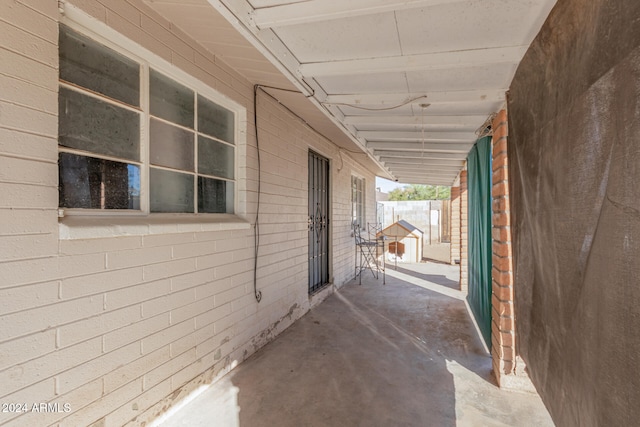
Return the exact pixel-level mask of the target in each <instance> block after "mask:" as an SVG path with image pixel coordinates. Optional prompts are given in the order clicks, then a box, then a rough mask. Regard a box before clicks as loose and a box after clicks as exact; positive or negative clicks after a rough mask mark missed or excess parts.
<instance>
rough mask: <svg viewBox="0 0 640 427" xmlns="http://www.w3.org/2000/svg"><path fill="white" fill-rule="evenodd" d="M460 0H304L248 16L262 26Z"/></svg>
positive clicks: (294, 23)
mask: <svg viewBox="0 0 640 427" xmlns="http://www.w3.org/2000/svg"><path fill="white" fill-rule="evenodd" d="M459 1H461V0H349V1H345V0H307V1H304V2H301V3H291V4H284V5H279V6H271V7H264V8H260V9H256V10H255V11H254V12H253V13H252V14H251V16H250V18H249V19H250V20H251V21H252V23H253V25H255V26H256V27H258V28H260V29H264V28H271V27H283V26H287V25H298V24H306V23H310V22H318V21H326V20H330V19H340V18H348V17H353V16H360V15H370V14H374V13H384V12H393V11H395V10H403V9H411V8H417V7H429V6H435V5H438V4H450V3H456V2H459Z"/></svg>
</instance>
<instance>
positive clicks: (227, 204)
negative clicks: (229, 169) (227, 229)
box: [198, 176, 233, 213]
mask: <svg viewBox="0 0 640 427" xmlns="http://www.w3.org/2000/svg"><path fill="white" fill-rule="evenodd" d="M198 212H200V213H233V182H231V181H222V180H220V179H211V178H205V177H202V176H199V177H198Z"/></svg>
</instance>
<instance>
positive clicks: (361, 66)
mask: <svg viewBox="0 0 640 427" xmlns="http://www.w3.org/2000/svg"><path fill="white" fill-rule="evenodd" d="M527 48H528V46H526V45H523V46H508V47H494V48H486V49H472V50H458V51H453V52H438V53H426V54H420V55H405V56H387V57H381V58H367V59H352V60H342V61H329V62H313V63H306V64H302V65H300V68H299V70H298V73H299V74H300V75H302V76H305V77H320V76H343V75H353V74H382V73H392V72H405V71H424V70H446V69H449V68H463V67H478V66H482V65H488V64H496V63H513V64H516V63H518V62H520V60H521V59H522V57H523V56H524V54H525V52H526V51H527Z"/></svg>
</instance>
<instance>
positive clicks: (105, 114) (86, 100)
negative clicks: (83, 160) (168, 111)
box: [58, 87, 140, 161]
mask: <svg viewBox="0 0 640 427" xmlns="http://www.w3.org/2000/svg"><path fill="white" fill-rule="evenodd" d="M58 103H59V114H58V135H59V137H58V143H59V144H60V145H62V146H64V147H69V148H76V149H78V150H85V151H90V152H92V153H99V154H104V155H107V156H114V157H120V158H123V159H127V160H135V161H138V160H140V148H139V147H140V116H139V114H138V113H137V112H134V111H129V110H127V109H125V108H122V107H118V106H115V105H113V104H109V103H107V102H104V101H100V100H98V99H96V98H92V97H90V96H87V95H83V94H81V93H79V92H76V91H73V90H69V89H65V88H63V87H61V88H60V94H59V96H58Z"/></svg>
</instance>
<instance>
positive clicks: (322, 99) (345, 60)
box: [146, 0, 556, 185]
mask: <svg viewBox="0 0 640 427" xmlns="http://www.w3.org/2000/svg"><path fill="white" fill-rule="evenodd" d="M146 2H147V4H149V5H151V6H152V7H153V8H154V9H156V10H157V11H158V12H160V13H161V14H162V15H164V16H165V17H166V18H167V19H169V20H170V21H172V22H173V23H174V24H175V25H177V26H178V27H180V28H181V29H182V30H183V31H185V32H187V33H188V34H189V35H190V36H191V37H193V38H194V39H195V40H197V41H198V42H200V43H201V44H202V45H204V46H205V47H206V48H208V49H209V50H211V51H212V53H214V54H215V55H217V56H218V57H219V58H221V59H223V60H224V61H225V62H227V63H228V64H229V66H231V67H232V68H234V69H236V70H238V71H239V72H240V73H242V74H244V75H245V76H246V77H247V78H248V79H249V80H250V81H251V82H253V83H259V84H263V85H267V86H273V87H281V88H284V89H294V88H296V89H298V90H299V91H300V92H301V94H300V95H296V94H291V93H287V92H283V91H276V90H270V93H272V94H273V95H274V96H276V97H277V98H279V99H281V100H282V101H283V103H284V104H285V105H287V106H288V107H289V108H291V109H292V110H293V111H296V113H298V114H299V115H300V116H302V117H303V118H304V119H305V120H306V121H307V122H308V123H309V124H311V125H312V126H313V127H314V128H315V129H317V130H318V131H320V132H321V133H322V134H324V135H325V136H326V137H328V138H330V139H332V140H333V141H334V142H336V143H337V144H338V145H339V146H341V147H343V148H345V149H347V150H349V151H360V152H363V153H366V154H367V155H368V156H369V158H370V160H371V161H372V162H373V164H374V165H377V166H378V168H376V167H375V166H373V168H374V169H377V170H376V173H378V174H379V175H381V176H386V177H390V176H392V177H393V178H395V179H398V180H399V181H401V182H411V183H426V184H440V185H451V184H452V183H453V182H454V180H455V178H456V176H457V174H458V172H459V171H460V169H461V168H462V167H463V165H464V159H465V158H466V156H467V153H468V152H469V150H470V148H471V147H472V146H473V144H474V142H475V140H476V139H477V135H476V130H478V128H480V127H481V126H482V125H483V123H485V121H486V120H487V118H488V117H489V116H490V115H491V114H492V113H495V112H497V111H498V110H499V109H500V108H501V107H502V106H503V105H504V102H505V93H506V91H507V90H508V88H509V85H510V83H511V80H512V79H513V75H514V73H515V71H516V68H517V65H518V63H519V62H520V60H521V59H522V57H523V55H524V53H525V52H526V50H527V48H528V46H529V45H530V44H531V42H532V41H533V39H534V37H535V35H536V34H537V33H538V31H539V30H540V27H541V26H542V24H543V22H544V20H545V19H546V17H547V16H548V14H549V12H550V11H551V8H552V7H553V6H554V4H555V2H556V0H182V1H181V0H146ZM427 104H429V105H428V106H427V107H424V106H425V105H427Z"/></svg>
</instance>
